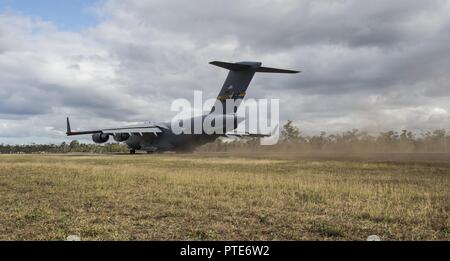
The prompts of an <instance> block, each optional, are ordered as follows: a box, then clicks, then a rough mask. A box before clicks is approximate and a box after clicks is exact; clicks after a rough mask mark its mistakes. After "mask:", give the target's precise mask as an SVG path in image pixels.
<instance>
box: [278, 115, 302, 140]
mask: <svg viewBox="0 0 450 261" xmlns="http://www.w3.org/2000/svg"><path fill="white" fill-rule="evenodd" d="M281 135H283V140H284V141H287V142H296V141H298V139H299V137H300V131H299V130H298V128H297V127H296V126H295V125H293V123H292V121H291V120H288V121H287V123H286V124H284V125H283V130H281Z"/></svg>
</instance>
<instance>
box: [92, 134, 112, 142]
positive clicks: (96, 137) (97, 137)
mask: <svg viewBox="0 0 450 261" xmlns="http://www.w3.org/2000/svg"><path fill="white" fill-rule="evenodd" d="M92 140H93V141H94V142H95V143H105V142H107V141H108V140H109V135H108V134H104V133H95V134H92Z"/></svg>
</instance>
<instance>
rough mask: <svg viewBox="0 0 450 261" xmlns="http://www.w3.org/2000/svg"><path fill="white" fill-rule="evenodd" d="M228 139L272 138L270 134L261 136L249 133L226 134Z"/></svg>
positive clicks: (233, 132)
mask: <svg viewBox="0 0 450 261" xmlns="http://www.w3.org/2000/svg"><path fill="white" fill-rule="evenodd" d="M225 136H227V137H238V138H246V137H248V138H266V137H270V136H271V135H270V134H261V133H248V132H235V131H232V132H227V133H225Z"/></svg>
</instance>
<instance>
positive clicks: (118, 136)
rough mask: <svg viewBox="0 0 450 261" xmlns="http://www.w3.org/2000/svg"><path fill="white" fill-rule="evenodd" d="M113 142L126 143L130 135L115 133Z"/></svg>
mask: <svg viewBox="0 0 450 261" xmlns="http://www.w3.org/2000/svg"><path fill="white" fill-rule="evenodd" d="M113 138H114V140H115V141H117V142H122V141H126V140H128V139H129V138H130V134H128V133H116V134H114V136H113Z"/></svg>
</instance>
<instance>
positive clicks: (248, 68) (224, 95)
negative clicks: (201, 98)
mask: <svg viewBox="0 0 450 261" xmlns="http://www.w3.org/2000/svg"><path fill="white" fill-rule="evenodd" d="M210 64H212V65H215V66H218V67H221V68H225V69H228V70H230V72H229V73H228V76H227V78H226V80H225V83H224V84H223V86H222V89H221V91H220V93H219V95H218V96H217V102H216V104H215V105H214V107H213V108H212V110H211V113H212V112H214V111H215V110H216V107H218V106H222V111H223V113H224V114H227V113H228V114H229V113H235V112H236V111H237V107H238V106H239V104H240V101H242V99H243V98H244V97H245V94H246V91H247V88H248V86H249V85H250V82H251V81H252V79H253V76H254V75H255V73H257V72H260V73H299V72H300V71H293V70H284V69H277V68H270V67H262V66H261V65H262V63H260V62H239V63H228V62H221V61H213V62H210ZM227 100H232V101H234V102H235V104H236V105H237V106H236V107H235V108H234V112H225V108H226V106H225V104H226V101H227Z"/></svg>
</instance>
